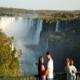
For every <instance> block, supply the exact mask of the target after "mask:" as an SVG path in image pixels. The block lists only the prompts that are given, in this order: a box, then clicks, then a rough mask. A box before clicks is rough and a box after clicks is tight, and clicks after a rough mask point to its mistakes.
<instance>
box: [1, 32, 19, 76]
mask: <svg viewBox="0 0 80 80" xmlns="http://www.w3.org/2000/svg"><path fill="white" fill-rule="evenodd" d="M10 41H11V40H9V38H8V37H7V36H6V35H5V34H4V33H2V32H0V76H4V77H6V76H11V77H12V76H13V77H14V76H17V75H18V73H19V60H18V58H16V57H15V54H16V50H12V49H11V47H10V43H11V42H10Z"/></svg>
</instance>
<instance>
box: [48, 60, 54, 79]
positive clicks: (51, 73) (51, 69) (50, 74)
mask: <svg viewBox="0 0 80 80" xmlns="http://www.w3.org/2000/svg"><path fill="white" fill-rule="evenodd" d="M47 68H48V76H47V78H50V79H52V78H53V68H54V67H53V60H52V59H50V60H49V61H48V64H47Z"/></svg>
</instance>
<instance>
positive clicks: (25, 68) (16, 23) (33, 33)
mask: <svg viewBox="0 0 80 80" xmlns="http://www.w3.org/2000/svg"><path fill="white" fill-rule="evenodd" d="M0 29H2V31H3V32H5V33H6V34H7V35H8V36H13V37H14V46H15V47H16V48H17V49H19V48H20V49H22V51H23V54H22V56H21V58H20V68H21V70H22V72H23V74H33V73H36V72H37V67H36V65H35V62H36V57H35V55H36V53H35V52H34V51H32V50H31V49H29V48H26V47H25V46H27V45H38V44H39V41H40V32H41V30H42V20H36V19H28V18H26V19H24V18H22V17H19V18H17V19H16V18H15V17H1V20H0Z"/></svg>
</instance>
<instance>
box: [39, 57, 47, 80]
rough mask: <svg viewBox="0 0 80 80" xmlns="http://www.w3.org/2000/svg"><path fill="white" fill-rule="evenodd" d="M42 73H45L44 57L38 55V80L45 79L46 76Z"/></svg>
mask: <svg viewBox="0 0 80 80" xmlns="http://www.w3.org/2000/svg"><path fill="white" fill-rule="evenodd" d="M44 74H45V66H44V58H43V56H40V58H39V63H38V75H39V80H46V77H45V75H44Z"/></svg>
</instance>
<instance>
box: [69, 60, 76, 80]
mask: <svg viewBox="0 0 80 80" xmlns="http://www.w3.org/2000/svg"><path fill="white" fill-rule="evenodd" d="M76 73H77V69H76V67H75V66H74V61H73V60H71V61H70V75H71V80H76Z"/></svg>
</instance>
